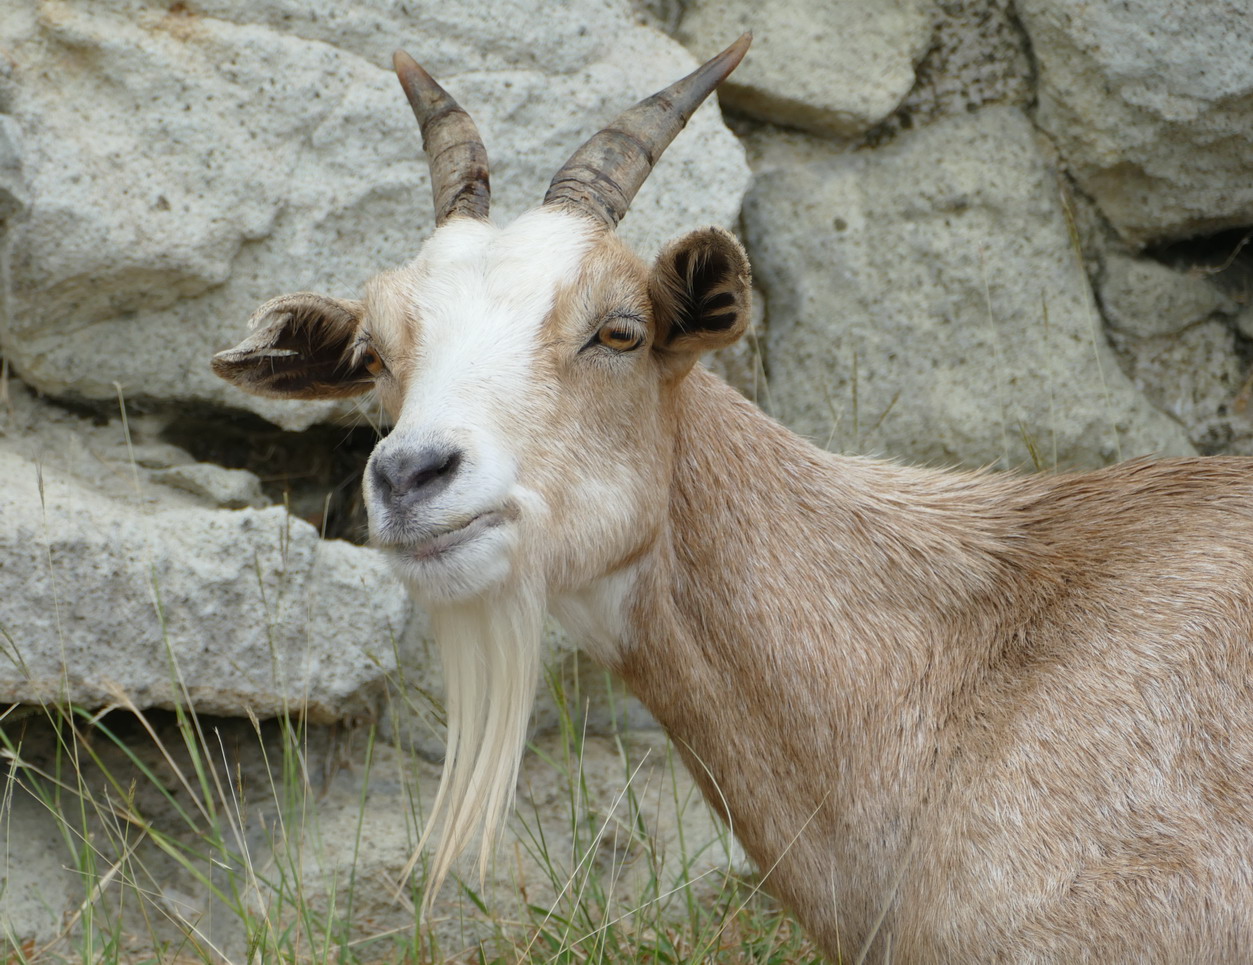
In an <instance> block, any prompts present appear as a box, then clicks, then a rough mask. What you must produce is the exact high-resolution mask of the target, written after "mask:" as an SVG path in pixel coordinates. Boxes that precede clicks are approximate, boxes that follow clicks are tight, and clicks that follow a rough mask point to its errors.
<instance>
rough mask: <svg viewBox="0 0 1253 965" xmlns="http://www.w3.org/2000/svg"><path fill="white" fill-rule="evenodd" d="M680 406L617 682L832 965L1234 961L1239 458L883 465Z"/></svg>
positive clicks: (1252, 520)
mask: <svg viewBox="0 0 1253 965" xmlns="http://www.w3.org/2000/svg"><path fill="white" fill-rule="evenodd" d="M678 394H679V398H677V399H676V400H675V402H674V411H675V413H676V417H675V424H676V426H677V428H678V435H677V438H676V447H675V453H674V473H673V480H672V482H671V485H670V517H669V526H668V528H667V531H666V532H665V533H663V534H662V535H661V536H660V537H659V538H658V540H657V541H656V544H655V545H654V547H653V548H652V550H651V552H650V553H649V555H648V557H647V559H646V560H645V561H642V562H641V564H640V576H639V581H638V589H637V591H636V594H635V596H634V598H633V600H632V606H631V613H632V619H631V623H630V632H629V635H628V638H627V640H626V642H625V645H624V646H623V648H622V651H621V652H622V654H623V656H622V659H621V662H620V664H619V665H618V667H617V669H618V670H619V672H620V673H621V674H622V675H623V677H624V678H625V680H626V681H627V683H628V685H629V686H630V687H631V689H632V690H633V691H634V692H635V693H636V694H637V695H638V696H639V697H640V698H641V699H642V700H643V702H644V703H645V704H646V705H647V706H648V707H649V709H650V710H651V711H652V712H653V713H654V714H655V715H656V716H657V718H658V720H660V721H661V723H662V724H663V725H664V726H665V727H666V729H667V730H668V731H669V733H670V734H671V735H672V737H673V738H674V740H675V744H676V746H677V747H678V749H679V750H680V753H681V754H682V755H683V756H684V758H685V759H686V760H687V762H688V766H689V770H690V771H691V773H692V774H693V776H694V777H695V779H696V780H697V782H698V783H699V784H700V785H701V787H702V790H703V792H704V794H705V796H706V798H707V799H708V800H709V801H710V802H711V803H712V804H713V805H714V806H715V807H716V808H717V809H718V810H719V811H721V812H722V814H723V816H724V817H725V818H726V819H727V820H728V822H729V823H730V825H731V827H732V828H733V830H734V832H735V834H736V836H737V837H738V838H739V840H740V841H741V842H742V843H743V845H744V847H745V849H746V851H747V852H748V853H749V855H750V856H751V857H752V858H753V859H754V861H755V862H756V863H757V865H758V866H759V867H760V868H761V870H762V872H763V873H765V874H766V875H767V886H768V887H769V888H771V889H772V890H774V891H775V892H777V893H778V894H779V895H780V896H781V897H782V898H783V900H784V901H785V902H786V903H787V904H788V905H790V906H791V907H792V908H793V909H794V910H795V912H796V913H797V915H798V916H799V917H800V919H801V921H802V922H803V923H804V924H805V925H806V927H807V928H808V929H809V930H810V931H811V932H812V933H813V934H814V935H815V936H817V937H818V938H819V940H820V941H821V942H822V944H823V945H824V947H825V948H826V949H827V950H828V951H829V952H831V953H832V954H836V953H837V952H841V953H842V954H843V955H844V956H845V957H846V958H847V957H855V956H857V955H858V954H860V953H862V952H865V951H868V950H870V949H871V947H872V945H873V947H874V948H875V949H877V950H878V951H879V952H880V953H881V954H882V956H883V958H884V959H890V960H892V961H897V962H974V961H1057V962H1133V961H1134V962H1152V961H1162V962H1184V961H1188V962H1206V961H1212V962H1229V961H1239V960H1247V958H1248V956H1249V955H1250V954H1253V646H1251V645H1250V641H1253V461H1250V460H1246V459H1218V458H1211V459H1179V460H1169V461H1161V462H1149V461H1137V462H1130V463H1125V464H1122V465H1119V466H1115V467H1112V468H1110V469H1106V470H1102V471H1100V472H1094V473H1085V474H1081V475H1071V476H1052V477H1047V476H1030V477H1020V476H1010V475H992V474H957V473H945V472H937V471H930V470H919V469H910V468H903V467H900V466H896V465H892V464H890V463H884V462H879V461H874V460H869V459H860V458H847V457H840V456H835V455H832V454H829V453H826V452H823V451H820V450H818V449H816V448H814V447H813V446H811V445H809V444H808V443H806V442H804V441H803V440H801V439H799V438H798V437H796V436H795V435H793V434H792V433H790V432H788V431H787V430H786V429H784V428H782V427H780V426H778V425H776V424H775V423H773V422H772V421H770V420H769V419H768V418H766V417H765V416H764V415H762V414H761V413H760V412H759V411H758V410H757V409H756V408H755V407H753V406H751V405H750V404H748V403H746V402H744V401H743V400H742V399H740V398H739V397H738V396H737V395H736V394H735V393H734V392H733V391H732V390H730V389H728V388H727V387H726V386H725V385H723V384H721V383H720V382H718V380H716V379H715V378H714V377H712V376H709V375H707V374H705V373H703V372H694V373H692V375H691V376H689V377H688V378H687V379H686V380H685V381H684V382H683V383H681V386H680V389H679V393H678ZM679 413H681V415H679ZM875 942H877V944H873V943H875ZM878 957H879V956H878V954H876V955H872V956H871V958H872V959H874V960H877V959H878Z"/></svg>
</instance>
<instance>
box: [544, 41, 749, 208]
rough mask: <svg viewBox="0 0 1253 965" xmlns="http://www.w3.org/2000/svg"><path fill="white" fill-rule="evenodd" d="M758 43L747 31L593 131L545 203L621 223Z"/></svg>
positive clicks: (560, 174)
mask: <svg viewBox="0 0 1253 965" xmlns="http://www.w3.org/2000/svg"><path fill="white" fill-rule="evenodd" d="M752 42H753V35H752V34H751V33H746V34H744V35H743V36H741V37H740V39H739V40H737V41H736V42H735V43H733V44H732V45H731V46H730V47H728V48H727V49H726V50H724V51H723V52H722V53H720V54H718V56H717V57H714V58H713V59H712V60H710V61H708V62H706V63H705V64H704V65H703V66H701V67H698V68H697V69H696V70H694V71H692V73H690V74H688V75H687V76H686V77H684V78H683V79H682V80H679V81H676V82H675V83H673V84H671V85H670V86H669V87H667V88H666V89H665V90H663V91H659V92H658V93H656V94H653V96H652V97H647V98H645V99H644V100H642V101H640V102H639V103H638V104H636V105H635V106H634V107H632V108H629V109H628V110H626V111H623V112H622V113H621V114H619V115H618V116H617V118H616V119H615V120H614V121H613V123H611V124H610V125H609V126H608V127H606V128H605V129H604V130H602V131H600V132H599V133H597V134H593V135H592V137H591V138H590V139H588V141H587V143H585V144H584V145H583V146H582V147H581V148H579V149H578V150H577V151H575V152H574V154H573V155H572V156H571V157H570V160H568V161H567V162H566V163H565V164H564V165H563V166H562V168H561V170H560V171H558V172H557V173H556V175H555V176H554V177H553V180H552V183H551V184H550V185H549V186H548V193H547V194H546V195H545V196H544V204H566V205H570V206H572V207H574V208H577V209H578V210H580V211H586V212H587V213H589V214H591V215H593V216H595V217H597V218H599V219H600V220H602V221H603V222H605V224H606V225H607V226H608V227H609V228H616V227H617V225H618V222H619V221H621V220H622V216H623V215H625V214H626V211H627V208H628V207H629V206H630V204H631V199H632V198H634V197H635V192H637V191H638V190H639V189H640V186H641V185H642V184H643V183H644V179H645V178H647V177H648V175H649V174H650V173H651V172H652V170H653V165H654V164H656V163H657V161H658V159H659V158H660V157H661V152H662V151H664V150H665V149H666V148H667V147H669V146H670V142H671V141H673V140H674V138H675V135H677V134H678V133H679V131H681V130H683V127H684V125H685V124H687V122H688V119H689V118H690V117H691V116H692V114H694V113H695V112H696V108H698V107H700V105H701V103H702V102H703V101H704V100H705V98H706V97H708V96H709V95H710V93H712V92H713V89H714V88H715V87H717V86H718V85H719V84H721V83H722V82H723V81H724V80H726V78H727V75H728V74H730V73H731V71H733V70H735V68H736V67H737V66H739V63H740V61H741V60H743V59H744V54H745V52H746V51H747V50H748V45H749V44H750V43H752Z"/></svg>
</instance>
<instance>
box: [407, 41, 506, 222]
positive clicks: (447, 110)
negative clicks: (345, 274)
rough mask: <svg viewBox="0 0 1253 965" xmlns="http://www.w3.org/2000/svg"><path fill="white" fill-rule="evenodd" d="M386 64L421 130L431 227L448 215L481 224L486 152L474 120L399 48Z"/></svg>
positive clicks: (486, 199) (487, 189)
mask: <svg viewBox="0 0 1253 965" xmlns="http://www.w3.org/2000/svg"><path fill="white" fill-rule="evenodd" d="M392 64H393V65H395V67H396V76H397V77H399V78H400V86H401V87H402V88H404V91H405V97H407V98H408V99H409V106H410V107H412V108H413V116H414V117H416V118H417V119H418V126H419V127H420V128H421V129H422V149H423V150H424V151H426V157H427V161H428V162H429V163H430V165H431V191H432V192H433V193H434V195H435V224H436V226H439V225H441V224H443V223H444V222H445V221H446V220H447V219H448V218H451V217H452V216H453V215H468V216H469V217H471V218H478V219H479V220H481V221H485V220H487V209H488V204H489V203H490V202H491V196H492V189H491V185H490V184H489V183H488V179H487V149H486V148H485V147H483V139H482V138H481V137H479V132H478V128H476V127H475V126H474V121H472V120H470V115H469V114H467V113H466V112H465V111H464V110H462V109H461V107H460V106H459V105H458V104H457V102H456V101H455V100H453V99H452V96H451V95H450V94H449V93H448V91H446V90H444V88H442V87H440V86H439V84H437V83H436V82H435V80H434V79H433V78H432V77H431V75H430V74H428V73H427V72H426V71H425V70H423V69H422V68H421V67H420V66H418V63H417V61H415V60H414V59H413V58H412V57H410V56H409V55H408V54H407V53H405V52H404V51H403V50H398V51H396V53H394V54H393V55H392Z"/></svg>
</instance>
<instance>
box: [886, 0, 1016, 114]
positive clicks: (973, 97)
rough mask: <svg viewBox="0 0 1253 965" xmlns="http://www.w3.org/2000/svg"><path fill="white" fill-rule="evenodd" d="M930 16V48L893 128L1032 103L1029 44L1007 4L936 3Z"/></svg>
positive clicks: (989, 0)
mask: <svg viewBox="0 0 1253 965" xmlns="http://www.w3.org/2000/svg"><path fill="white" fill-rule="evenodd" d="M934 16H935V27H934V31H933V33H932V38H931V48H930V49H929V50H928V51H927V54H926V56H925V57H923V59H922V60H921V61H920V62H919V64H918V67H917V75H918V79H917V83H915V84H914V87H913V89H912V90H910V92H909V94H908V95H907V96H906V97H905V99H904V100H903V101H902V102H901V106H900V108H899V110H898V111H897V114H898V115H899V117H898V118H894V119H893V120H896V126H903V125H904V124H906V123H908V124H911V125H914V124H920V123H924V122H929V121H932V120H935V119H936V118H937V117H942V116H944V115H946V114H962V113H966V112H969V111H973V110H977V109H978V108H980V107H984V106H986V105H988V104H1016V105H1019V106H1025V105H1026V104H1028V103H1030V102H1031V99H1032V97H1033V96H1034V93H1035V91H1034V87H1033V84H1032V81H1033V80H1034V77H1033V68H1032V65H1031V52H1030V45H1029V44H1028V43H1027V37H1026V35H1025V34H1024V32H1023V30H1022V26H1021V25H1020V24H1019V23H1018V20H1017V17H1016V15H1015V13H1014V5H1013V2H1012V0H936V3H935V7H934ZM889 124H891V121H889Z"/></svg>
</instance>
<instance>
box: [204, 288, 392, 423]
mask: <svg viewBox="0 0 1253 965" xmlns="http://www.w3.org/2000/svg"><path fill="white" fill-rule="evenodd" d="M362 313H363V306H362V303H361V302H355V301H346V300H344V299H339V298H329V297H328V296H326V295H314V294H312V293H310V292H299V293H297V294H295V295H280V296H279V297H278V298H274V299H271V300H270V301H268V302H266V303H265V304H264V305H262V306H261V307H260V308H258V309H257V310H256V311H255V312H254V313H253V315H252V318H250V319H249V320H248V326H249V328H251V329H252V334H251V335H249V336H248V337H247V338H246V339H244V340H243V341H242V342H240V343H239V344H238V345H236V346H235V347H234V348H233V349H229V350H228V351H225V352H218V354H217V355H215V356H213V371H214V373H215V374H217V375H219V376H221V377H222V378H224V379H226V381H228V382H234V383H235V384H236V385H238V386H239V387H240V388H241V389H243V390H244V391H245V392H251V393H252V394H253V395H265V396H271V397H273V398H279V399H334V398H343V397H346V396H350V395H360V394H361V393H362V392H366V391H368V390H369V389H370V388H371V387H372V386H373V384H374V379H373V377H372V376H371V375H370V373H369V371H367V369H366V367H365V363H364V361H363V360H362V359H360V358H359V357H358V356H359V355H360V353H358V352H356V351H354V349H355V346H356V343H357V333H358V331H359V329H360V326H361V316H362Z"/></svg>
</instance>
